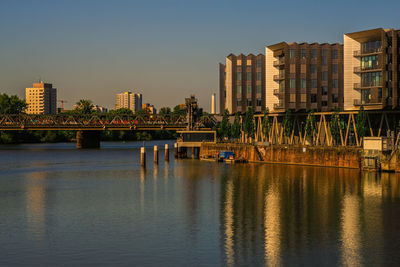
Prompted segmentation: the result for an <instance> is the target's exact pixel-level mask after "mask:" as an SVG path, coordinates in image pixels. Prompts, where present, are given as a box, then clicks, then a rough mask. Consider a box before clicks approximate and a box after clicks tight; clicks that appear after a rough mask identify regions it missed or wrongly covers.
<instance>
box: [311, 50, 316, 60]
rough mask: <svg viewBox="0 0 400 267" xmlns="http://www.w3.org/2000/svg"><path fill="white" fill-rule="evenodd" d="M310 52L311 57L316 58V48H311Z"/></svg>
mask: <svg viewBox="0 0 400 267" xmlns="http://www.w3.org/2000/svg"><path fill="white" fill-rule="evenodd" d="M310 54H311V59H315V58H317V50H316V49H311V51H310Z"/></svg>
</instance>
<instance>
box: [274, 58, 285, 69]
mask: <svg viewBox="0 0 400 267" xmlns="http://www.w3.org/2000/svg"><path fill="white" fill-rule="evenodd" d="M273 64H274V67H279V66H282V65H284V64H285V60H284V59H279V60H275V61H274V63H273Z"/></svg>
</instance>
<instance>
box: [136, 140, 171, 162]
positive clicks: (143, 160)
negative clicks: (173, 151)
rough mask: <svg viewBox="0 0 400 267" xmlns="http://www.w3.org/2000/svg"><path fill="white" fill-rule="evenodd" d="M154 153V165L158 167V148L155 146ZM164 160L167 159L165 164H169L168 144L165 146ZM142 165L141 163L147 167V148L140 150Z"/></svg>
mask: <svg viewBox="0 0 400 267" xmlns="http://www.w3.org/2000/svg"><path fill="white" fill-rule="evenodd" d="M175 145H176V144H175ZM153 151H154V153H153V154H154V164H155V165H158V146H154V148H153ZM164 159H165V162H169V146H168V144H165V150H164ZM140 163H141V165H142V167H146V149H145V147H141V148H140Z"/></svg>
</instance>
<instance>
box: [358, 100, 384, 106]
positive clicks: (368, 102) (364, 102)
mask: <svg viewBox="0 0 400 267" xmlns="http://www.w3.org/2000/svg"><path fill="white" fill-rule="evenodd" d="M381 104H383V103H382V98H378V99H377V100H375V101H373V100H371V99H354V106H368V105H381Z"/></svg>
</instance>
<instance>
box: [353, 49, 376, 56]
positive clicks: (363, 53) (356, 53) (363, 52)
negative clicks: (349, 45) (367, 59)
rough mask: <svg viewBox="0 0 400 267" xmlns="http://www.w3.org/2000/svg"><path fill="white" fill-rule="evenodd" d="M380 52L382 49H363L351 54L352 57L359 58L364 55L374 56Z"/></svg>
mask: <svg viewBox="0 0 400 267" xmlns="http://www.w3.org/2000/svg"><path fill="white" fill-rule="evenodd" d="M381 52H382V47H378V48H371V49H364V50H356V51H354V52H353V56H355V57H361V56H363V55H366V54H376V53H381Z"/></svg>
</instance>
